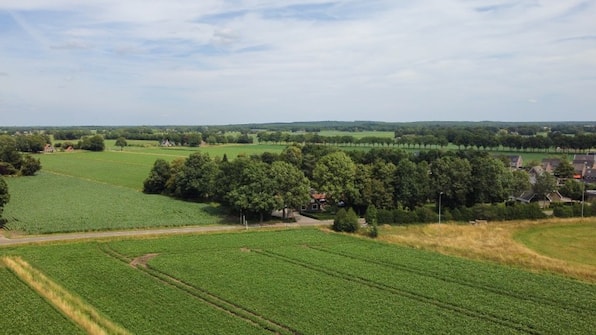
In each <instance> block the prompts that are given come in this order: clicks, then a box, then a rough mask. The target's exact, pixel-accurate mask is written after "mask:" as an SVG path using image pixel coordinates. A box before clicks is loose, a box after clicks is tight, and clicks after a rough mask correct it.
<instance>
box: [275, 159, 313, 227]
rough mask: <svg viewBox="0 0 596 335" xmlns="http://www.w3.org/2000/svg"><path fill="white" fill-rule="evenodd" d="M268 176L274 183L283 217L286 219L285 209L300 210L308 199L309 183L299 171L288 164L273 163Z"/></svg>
mask: <svg viewBox="0 0 596 335" xmlns="http://www.w3.org/2000/svg"><path fill="white" fill-rule="evenodd" d="M269 170H270V175H271V179H272V181H273V183H274V185H273V187H274V188H275V189H274V192H275V196H276V197H278V198H279V199H280V203H281V204H282V205H283V208H282V209H283V217H284V218H285V217H286V208H300V206H302V205H304V204H306V203H307V202H308V200H309V198H310V196H309V191H310V181H309V180H308V179H307V178H306V177H305V176H304V173H303V172H302V171H300V169H299V168H298V167H297V166H295V165H292V164H290V163H288V162H280V161H277V162H273V164H271V168H270V169H269Z"/></svg>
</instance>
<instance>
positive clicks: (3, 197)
mask: <svg viewBox="0 0 596 335" xmlns="http://www.w3.org/2000/svg"><path fill="white" fill-rule="evenodd" d="M9 200H10V194H9V193H8V185H6V182H5V181H4V178H3V177H2V176H0V218H1V217H2V212H3V211H4V205H6V204H7V203H8V201H9ZM0 222H1V221H0Z"/></svg>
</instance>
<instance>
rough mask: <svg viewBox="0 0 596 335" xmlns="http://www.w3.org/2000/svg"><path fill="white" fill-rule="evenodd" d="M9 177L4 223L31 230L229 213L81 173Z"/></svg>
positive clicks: (127, 225)
mask: <svg viewBox="0 0 596 335" xmlns="http://www.w3.org/2000/svg"><path fill="white" fill-rule="evenodd" d="M83 172H84V171H83ZM83 172H81V173H83ZM6 182H7V184H8V187H9V190H10V196H11V199H10V202H9V203H8V204H6V206H5V208H4V213H3V217H4V218H5V219H6V220H7V223H6V225H5V228H6V229H8V230H12V231H18V232H23V233H29V234H41V233H55V232H74V231H95V230H119V229H132V228H148V227H173V226H189V225H206V224H216V223H221V222H222V220H223V219H224V218H225V216H224V213H222V210H221V209H219V208H218V207H216V206H214V205H211V204H201V203H193V202H184V201H179V200H175V199H172V198H170V197H165V196H160V195H148V194H144V193H141V192H139V191H135V190H133V189H131V188H128V187H121V186H118V185H114V184H108V183H104V182H99V181H95V180H89V179H86V178H81V177H78V176H69V175H61V174H54V173H52V172H47V171H42V172H40V173H39V174H38V175H37V176H35V177H22V178H7V179H6Z"/></svg>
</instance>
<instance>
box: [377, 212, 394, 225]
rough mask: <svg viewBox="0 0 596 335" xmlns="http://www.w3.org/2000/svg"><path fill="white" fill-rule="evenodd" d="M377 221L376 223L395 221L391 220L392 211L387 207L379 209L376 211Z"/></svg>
mask: <svg viewBox="0 0 596 335" xmlns="http://www.w3.org/2000/svg"><path fill="white" fill-rule="evenodd" d="M377 223H378V224H392V223H395V221H394V220H393V212H392V211H391V210H389V209H379V210H378V211H377Z"/></svg>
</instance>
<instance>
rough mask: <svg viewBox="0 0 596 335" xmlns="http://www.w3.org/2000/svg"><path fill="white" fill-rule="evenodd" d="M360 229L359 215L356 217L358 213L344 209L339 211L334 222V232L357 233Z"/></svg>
mask: <svg viewBox="0 0 596 335" xmlns="http://www.w3.org/2000/svg"><path fill="white" fill-rule="evenodd" d="M358 228H359V225H358V215H356V212H354V210H353V209H352V208H350V209H348V210H347V211H346V210H345V209H344V208H340V209H339V210H338V211H337V214H335V220H333V226H332V229H333V230H335V231H343V232H347V233H355V232H357V231H358Z"/></svg>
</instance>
